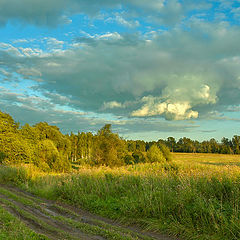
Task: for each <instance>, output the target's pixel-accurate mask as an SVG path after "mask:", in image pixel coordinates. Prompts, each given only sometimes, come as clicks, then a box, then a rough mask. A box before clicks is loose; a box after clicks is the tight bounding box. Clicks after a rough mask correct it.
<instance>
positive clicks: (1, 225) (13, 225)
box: [0, 206, 48, 240]
mask: <svg viewBox="0 0 240 240" xmlns="http://www.w3.org/2000/svg"><path fill="white" fill-rule="evenodd" d="M0 239H4V240H12V239H15V240H48V238H47V237H45V236H43V235H41V234H37V233H35V232H33V231H32V230H31V229H29V228H28V227H27V226H26V225H25V224H24V223H22V222H21V221H20V220H19V219H17V218H15V217H14V216H13V215H12V214H10V213H9V212H8V211H7V210H5V209H4V208H3V207H2V206H0Z"/></svg>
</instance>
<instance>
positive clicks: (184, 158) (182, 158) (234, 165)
mask: <svg viewBox="0 0 240 240" xmlns="http://www.w3.org/2000/svg"><path fill="white" fill-rule="evenodd" d="M172 156H173V161H174V162H175V163H176V164H178V165H179V166H180V167H181V170H182V171H183V172H184V173H188V174H190V175H192V174H193V175H195V174H197V175H211V176H222V175H225V174H228V175H229V176H236V175H238V174H240V155H229V154H210V153H173V154H172ZM219 174H220V175H219Z"/></svg>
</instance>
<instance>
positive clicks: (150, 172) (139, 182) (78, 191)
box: [0, 162, 240, 240]
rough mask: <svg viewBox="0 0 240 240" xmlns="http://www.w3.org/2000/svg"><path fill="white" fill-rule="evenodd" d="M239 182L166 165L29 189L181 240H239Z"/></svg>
mask: <svg viewBox="0 0 240 240" xmlns="http://www.w3.org/2000/svg"><path fill="white" fill-rule="evenodd" d="M0 176H1V172H0ZM239 181H240V179H239V177H238V176H236V177H235V178H229V177H224V175H222V176H219V178H217V177H212V178H211V177H209V178H207V177H193V176H185V175H184V176H182V175H180V174H178V173H177V166H174V164H172V163H170V164H169V163H168V162H165V163H155V164H148V163H146V164H139V165H136V166H127V167H125V168H122V167H121V168H117V169H110V168H106V167H102V168H101V167H100V168H98V169H97V168H87V169H85V168H83V169H82V171H80V172H79V173H78V174H76V175H62V176H47V175H46V176H44V177H41V178H40V177H39V178H36V179H29V180H28V182H26V185H27V186H28V188H29V189H30V190H31V191H32V192H35V193H38V194H41V196H45V197H48V198H49V196H51V198H53V199H62V200H65V201H68V202H69V203H71V204H74V205H78V206H81V207H84V208H86V209H88V210H91V211H93V212H96V213H98V214H102V215H104V216H108V217H112V218H115V219H122V220H124V222H126V223H128V222H130V223H131V222H134V223H138V224H139V225H141V226H143V227H145V228H147V229H152V230H154V231H167V232H169V233H172V234H176V235H179V237H181V239H202V240H216V239H221V240H234V239H240V231H239V228H240V215H239V204H240V182H239ZM96 186H97V187H96Z"/></svg>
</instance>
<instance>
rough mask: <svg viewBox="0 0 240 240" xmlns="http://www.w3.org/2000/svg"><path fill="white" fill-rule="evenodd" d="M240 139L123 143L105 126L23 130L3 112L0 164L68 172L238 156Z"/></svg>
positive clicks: (37, 126) (45, 125)
mask: <svg viewBox="0 0 240 240" xmlns="http://www.w3.org/2000/svg"><path fill="white" fill-rule="evenodd" d="M239 146H240V137H239V136H234V137H233V138H232V139H231V140H230V139H227V138H223V139H222V141H221V142H220V143H219V142H217V141H216V140H215V139H211V140H209V141H203V142H199V141H194V140H191V139H189V138H186V137H184V138H180V139H179V140H178V141H176V140H175V139H174V138H173V137H169V138H167V140H163V139H160V140H158V141H152V142H145V141H142V140H124V139H122V138H120V137H119V135H118V134H117V133H113V132H112V130H111V125H110V124H106V125H105V126H104V127H102V128H101V129H100V130H99V131H98V132H97V133H96V134H92V133H91V132H88V133H85V132H78V133H77V134H74V133H71V134H66V135H64V134H62V133H61V132H60V130H59V128H58V127H56V126H51V125H49V124H48V123H46V122H40V123H37V124H35V125H33V126H30V125H29V124H25V125H24V126H22V127H20V126H19V124H18V123H16V122H15V121H14V119H13V118H12V117H11V116H10V115H9V114H7V113H3V112H1V111H0V163H5V164H8V163H10V164H19V163H32V164H34V165H36V166H38V167H39V168H40V169H42V170H44V171H51V170H54V171H59V172H63V171H68V170H70V169H71V166H72V163H79V164H90V165H96V166H98V165H106V166H121V165H126V164H136V163H146V162H166V161H170V160H171V154H170V151H171V152H196V153H197V152H198V153H226V154H227V153H228V154H229V153H231V154H239V153H240V151H239V149H240V147H239Z"/></svg>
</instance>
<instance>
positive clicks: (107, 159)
mask: <svg viewBox="0 0 240 240" xmlns="http://www.w3.org/2000/svg"><path fill="white" fill-rule="evenodd" d="M124 155H125V152H124V142H123V140H121V139H120V138H119V136H118V134H115V133H113V132H112V131H111V125H110V124H106V125H105V126H104V127H103V128H101V129H100V130H99V131H98V134H97V136H96V138H95V145H94V149H93V157H92V162H93V163H94V164H96V165H106V166H121V165H123V164H124Z"/></svg>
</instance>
